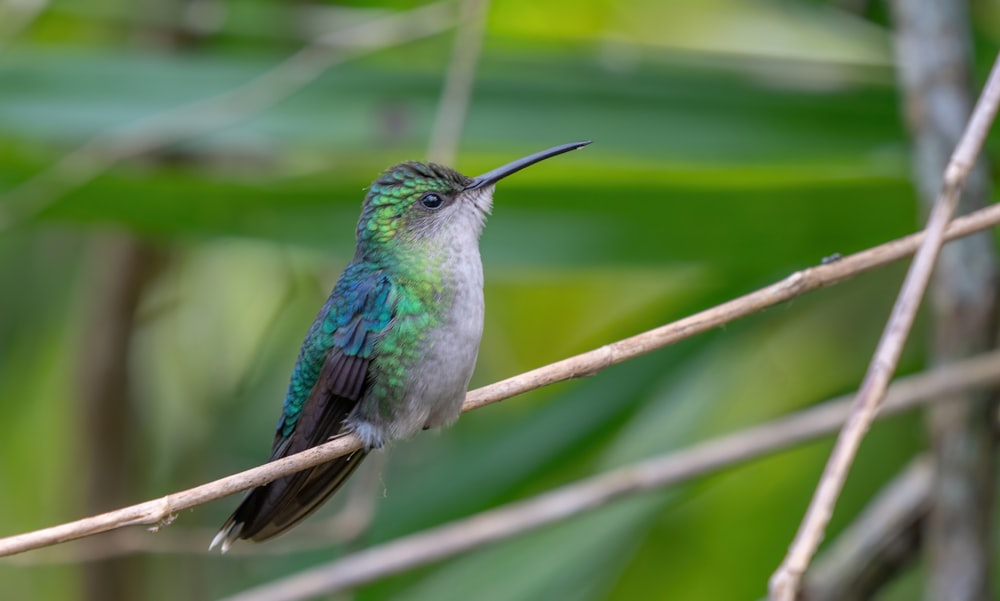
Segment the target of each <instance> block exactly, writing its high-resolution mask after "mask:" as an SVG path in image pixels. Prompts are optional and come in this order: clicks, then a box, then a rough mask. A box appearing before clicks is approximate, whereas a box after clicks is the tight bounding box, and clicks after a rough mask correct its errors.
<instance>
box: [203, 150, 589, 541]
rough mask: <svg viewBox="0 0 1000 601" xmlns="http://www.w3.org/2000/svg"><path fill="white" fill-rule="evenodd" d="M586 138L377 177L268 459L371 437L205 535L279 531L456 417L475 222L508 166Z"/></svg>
mask: <svg viewBox="0 0 1000 601" xmlns="http://www.w3.org/2000/svg"><path fill="white" fill-rule="evenodd" d="M589 143H590V142H574V143H571V144H563V145H561V146H556V147H554V148H550V149H548V150H543V151H541V152H538V153H535V154H532V155H530V156H527V157H524V158H522V159H519V160H517V161H514V162H512V163H509V164H507V165H504V166H503V167H499V168H497V169H494V170H492V171H490V172H488V173H484V174H483V175H480V176H478V177H467V176H465V175H462V174H461V173H458V172H457V171H455V170H453V169H449V168H448V167H443V166H441V165H437V164H434V163H417V162H407V163H400V164H399V165H395V166H393V167H390V168H389V169H387V170H386V171H385V172H384V173H383V174H382V175H381V176H380V177H379V178H378V179H376V180H375V181H374V182H373V183H372V185H371V187H370V188H369V189H368V194H367V195H366V197H365V200H364V204H363V206H362V209H361V218H360V219H359V220H358V227H357V233H356V235H357V248H356V250H355V253H354V258H353V259H352V260H351V262H350V264H349V265H348V266H347V268H346V269H345V270H344V273H343V274H342V275H341V276H340V279H338V280H337V284H336V285H335V286H334V288H333V292H331V293H330V297H329V299H328V300H327V301H326V303H325V304H324V305H323V308H322V309H320V312H319V315H317V316H316V320H315V321H314V322H313V324H312V327H310V328H309V332H308V333H307V334H306V338H305V341H304V342H303V343H302V348H301V349H300V350H299V356H298V360H297V361H296V363H295V367H294V368H293V369H292V377H291V382H290V383H289V385H288V392H287V394H286V396H285V403H284V408H283V411H282V414H281V418H280V419H279V420H278V427H277V431H276V432H275V435H274V445H273V447H272V451H271V457H270V460H271V461H273V460H275V459H280V458H282V457H286V456H288V455H293V454H295V453H298V452H300V451H304V450H305V449H308V448H310V447H314V446H316V445H319V444H322V443H324V442H326V441H327V440H329V439H330V438H332V437H336V436H339V435H342V434H347V433H353V434H356V435H357V436H358V437H359V438H360V439H361V442H362V444H363V448H362V449H360V450H357V451H354V452H353V453H350V454H348V455H345V456H343V457H338V458H335V459H333V460H331V461H329V462H328V463H324V464H322V465H318V466H316V467H312V468H308V469H306V470H304V471H301V472H299V473H297V474H292V475H291V476H285V477H283V478H279V479H278V480H275V481H274V482H271V483H269V484H266V485H264V486H259V487H257V488H255V489H253V490H251V491H250V492H249V493H248V494H247V495H246V497H245V498H244V499H243V501H242V502H241V503H240V505H239V506H238V507H237V508H236V511H234V512H233V514H232V515H231V516H230V517H229V519H228V520H226V523H225V524H223V526H222V528H221V529H220V530H219V533H218V534H217V535H216V536H215V538H214V539H213V540H212V544H211V546H210V548H215V547H216V546H217V545H220V544H221V547H222V552H223V553H225V552H226V551H227V550H228V549H229V547H230V545H232V543H233V542H234V541H236V540H237V539H249V540H253V541H263V540H267V539H269V538H271V537H274V536H277V535H279V534H281V533H283V532H285V531H287V530H288V529H290V528H291V527H293V526H295V525H296V524H298V523H299V522H300V521H302V520H303V519H305V518H306V517H307V516H308V515H309V514H311V513H312V512H313V511H315V510H316V509H317V508H319V506H320V505H322V504H323V502H324V501H326V499H327V498H329V497H330V495H331V494H333V493H334V491H336V490H337V489H338V488H339V487H340V486H341V485H342V484H343V483H344V481H345V480H346V479H347V477H348V476H350V475H351V473H352V472H353V471H354V470H355V468H357V466H358V464H360V463H361V460H362V459H364V457H365V455H366V454H367V453H368V452H369V451H371V450H372V449H377V448H379V447H381V446H383V445H384V444H386V443H387V442H389V441H391V440H395V439H399V438H406V437H408V436H411V435H413V434H414V433H416V432H417V431H418V430H420V429H423V428H434V427H438V426H444V425H448V424H450V423H451V422H453V421H455V419H457V418H458V414H459V412H460V411H461V407H462V401H463V400H464V399H465V392H466V390H467V389H468V385H469V379H470V378H471V377H472V370H473V368H474V367H475V364H476V355H477V353H478V351H479V340H480V338H481V336H482V332H483V267H482V262H481V260H480V258H479V235H480V233H481V232H482V230H483V225H484V224H485V221H486V216H487V215H488V214H489V212H490V210H491V209H492V206H493V190H494V186H495V184H496V183H497V182H498V181H499V180H501V179H503V178H504V177H506V176H508V175H510V174H512V173H515V172H516V171H520V170H521V169H524V168H525V167H528V166H529V165H533V164H534V163H537V162H539V161H542V160H545V159H547V158H550V157H553V156H556V155H559V154H562V153H564V152H568V151H570V150H574V149H576V148H580V147H582V146H585V145H587V144H589Z"/></svg>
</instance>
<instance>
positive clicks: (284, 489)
mask: <svg viewBox="0 0 1000 601" xmlns="http://www.w3.org/2000/svg"><path fill="white" fill-rule="evenodd" d="M367 454H368V453H367V452H366V451H355V452H353V453H351V454H350V455H345V456H343V457H337V458H336V459H333V460H331V461H330V462H328V463H324V464H322V465H318V466H316V467H314V468H310V469H308V470H306V471H304V472H299V473H298V474H293V475H291V476H287V477H285V478H279V479H278V480H275V481H274V482H271V483H270V484H265V485H264V486H258V487H257V488H255V489H253V490H251V491H250V492H249V493H247V496H246V497H244V499H243V502H241V503H240V505H239V507H237V508H236V511H234V512H233V515H231V516H229V519H228V520H226V523H225V524H223V525H222V528H221V529H219V533H218V534H216V535H215V538H214V539H212V544H211V545H209V547H208V548H209V550H211V549H214V548H215V547H216V546H217V545H219V544H220V543H221V544H222V552H223V553H225V552H226V551H228V550H229V547H230V546H231V545H232V544H233V543H234V542H235V541H236V540H238V539H248V540H252V541H255V542H261V541H265V540H267V539H269V538H272V537H275V536H278V535H279V534H281V533H283V532H285V531H286V530H288V529H290V528H291V527H292V526H295V525H296V524H298V523H299V522H301V521H302V520H304V519H306V518H307V517H309V515H310V514H311V513H312V512H314V511H316V510H317V509H318V508H319V506H320V505H322V504H323V502H324V501H326V500H327V499H328V498H329V497H330V495H332V494H333V493H334V492H336V490H337V489H338V488H340V487H341V485H342V484H343V483H344V482H345V481H346V480H347V477H348V476H350V475H351V474H352V473H353V472H354V470H355V469H357V467H358V465H360V464H361V460H362V459H364V458H365V456H366V455H367Z"/></svg>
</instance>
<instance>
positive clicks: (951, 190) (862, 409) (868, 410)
mask: <svg viewBox="0 0 1000 601" xmlns="http://www.w3.org/2000/svg"><path fill="white" fill-rule="evenodd" d="M998 104H1000V55H998V57H997V61H996V62H995V63H994V66H993V70H992V72H991V73H990V77H989V79H988V80H987V82H986V86H985V87H984V89H983V92H982V94H981V95H980V97H979V102H978V103H977V104H976V109H975V111H974V112H973V114H972V117H971V118H970V120H969V123H968V125H967V126H966V128H965V132H964V133H963V134H962V138H961V140H959V143H958V146H957V147H956V148H955V152H954V153H953V154H952V156H951V160H950V161H949V163H948V166H947V167H946V168H945V173H944V180H943V184H942V187H941V192H940V193H939V195H938V199H937V201H936V202H935V204H934V207H933V209H932V211H931V214H930V218H929V219H928V222H927V228H926V230H925V234H926V237H925V238H924V240H923V242H922V243H921V245H920V249H919V250H918V251H917V254H916V257H914V259H913V263H912V265H910V270H909V272H908V273H907V275H906V279H905V280H904V282H903V286H902V289H901V290H900V292H899V296H898V297H897V299H896V304H895V306H893V309H892V313H891V314H890V316H889V321H888V323H887V324H886V326H885V330H884V331H883V333H882V338H881V340H879V344H878V347H877V348H876V350H875V354H874V356H873V357H872V361H871V363H870V364H869V367H868V372H867V373H866V374H865V378H864V380H863V381H862V383H861V388H860V390H859V391H858V396H857V399H856V400H855V403H854V407H853V410H852V415H851V417H850V419H848V421H847V423H846V424H845V425H844V429H843V430H842V431H841V434H840V436H839V437H838V438H837V443H836V445H834V448H833V451H832V452H831V454H830V459H829V461H828V463H827V465H826V469H825V470H824V471H823V476H822V477H821V479H820V482H819V484H818V485H817V487H816V492H815V493H814V495H813V499H812V501H811V502H810V504H809V509H808V510H807V511H806V515H805V517H804V518H803V520H802V524H801V525H800V526H799V531H798V532H797V533H796V535H795V538H794V540H793V541H792V544H791V547H790V548H789V551H788V554H787V555H786V556H785V559H784V560H783V561H782V563H781V565H780V566H778V569H777V570H776V571H775V572H774V574H773V575H772V576H771V580H770V586H769V590H770V595H771V601H795V598H796V596H797V595H798V591H799V588H800V586H801V580H802V574H803V573H805V570H806V568H807V567H808V566H809V562H810V561H811V559H812V557H813V555H815V553H816V549H817V548H818V547H819V543H820V541H821V540H822V538H823V533H824V532H825V530H826V525H827V524H828V523H829V521H830V517H831V516H832V515H833V508H834V505H835V504H836V502H837V498H838V497H839V496H840V491H841V489H842V488H843V485H844V481H845V480H846V479H847V472H848V470H849V469H850V466H851V463H852V462H853V461H854V457H855V455H856V454H857V450H858V447H859V446H860V444H861V439H862V438H863V437H864V434H865V432H866V431H867V430H868V427H869V426H870V425H871V422H872V419H873V418H874V415H875V411H876V410H877V409H878V406H879V403H880V402H881V401H882V398H883V397H884V396H885V391H886V387H887V386H888V383H889V379H890V378H891V377H892V374H893V372H894V371H895V369H896V364H897V363H898V362H899V356H900V354H901V353H902V349H903V344H904V343H905V342H906V338H907V336H908V334H909V332H910V328H911V327H912V325H913V320H914V318H915V316H916V313H917V309H918V308H919V306H920V300H921V298H922V297H923V294H924V290H926V288H927V282H928V281H929V279H930V275H931V271H932V270H933V269H934V264H935V262H936V261H937V257H938V254H939V252H940V250H941V246H942V244H943V243H944V239H945V235H944V234H945V229H946V228H947V226H948V221H949V220H950V219H951V215H952V213H953V212H954V210H955V205H956V204H957V203H958V197H959V193H960V192H961V189H962V184H963V182H964V181H965V177H966V176H967V175H968V173H969V171H970V170H971V169H972V166H973V165H974V164H975V162H976V156H977V155H978V154H979V149H980V148H981V147H982V144H983V140H984V139H985V138H986V133H987V131H989V128H990V125H991V124H992V123H993V118H994V117H995V116H996V112H997V106H998Z"/></svg>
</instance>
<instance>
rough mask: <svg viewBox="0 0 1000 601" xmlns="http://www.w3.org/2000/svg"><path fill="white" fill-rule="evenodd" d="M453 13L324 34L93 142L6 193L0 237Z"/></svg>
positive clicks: (436, 7)
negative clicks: (114, 175) (108, 174)
mask: <svg viewBox="0 0 1000 601" xmlns="http://www.w3.org/2000/svg"><path fill="white" fill-rule="evenodd" d="M455 12H456V11H455V10H454V2H453V0H443V1H441V2H436V3H434V4H428V5H426V6H421V7H419V8H415V9H413V10H409V11H405V12H400V13H396V14H393V15H392V16H388V17H385V18H381V19H377V20H374V21H370V22H367V23H363V24H361V25H356V26H353V27H349V28H347V29H343V30H340V31H335V32H332V33H330V34H327V35H325V36H323V37H321V38H320V39H319V40H317V41H315V42H313V43H312V44H309V45H308V46H306V47H304V48H303V49H301V50H299V51H298V52H296V53H295V54H293V55H292V56H291V57H289V58H287V59H285V60H284V61H283V62H282V63H280V64H279V65H277V66H276V67H274V68H273V69H271V70H269V71H266V72H265V73H263V74H261V75H259V76H258V77H256V78H255V79H252V80H250V81H249V82H247V83H245V84H243V85H241V86H238V87H236V88H233V89H232V90H229V91H227V92H224V93H222V94H219V95H217V96H213V97H210V98H206V99H203V100H199V101H197V102H194V103H191V104H187V105H184V106H180V107H177V108H174V109H171V110H169V111H166V112H163V113H158V114H156V115H153V116H151V117H149V118H147V119H143V120H141V121H138V122H136V123H131V124H127V125H124V126H121V127H117V128H114V129H112V130H110V131H108V132H106V133H104V134H101V135H98V136H97V137H95V138H94V139H92V140H90V141H89V142H87V143H85V144H84V145H83V146H81V147H79V148H77V149H76V150H74V151H72V152H70V153H69V154H67V155H66V156H65V157H63V158H62V159H61V160H59V161H58V162H56V163H55V164H54V165H53V166H52V167H50V168H49V169H47V170H46V171H43V172H42V173H40V174H38V175H36V176H35V177H33V178H31V179H29V180H28V181H26V182H24V183H23V184H21V185H20V186H18V187H17V188H15V189H13V190H11V191H10V192H8V193H7V194H6V197H5V199H6V201H7V202H6V206H5V207H2V209H3V210H0V231H2V230H3V229H5V228H9V227H11V226H12V225H14V224H15V223H17V222H20V221H23V220H25V219H28V218H30V217H32V216H34V215H37V214H38V213H39V212H41V211H42V210H44V209H45V207H47V206H48V205H49V204H51V203H52V202H53V201H55V199H57V198H58V197H59V196H61V195H64V194H66V193H67V192H69V191H71V190H73V189H75V188H78V187H80V186H82V185H84V184H86V183H87V182H90V181H91V180H93V179H94V178H96V177H97V176H98V175H100V174H101V173H103V172H104V171H106V170H108V169H110V168H111V167H113V166H114V165H115V164H116V163H118V162H120V161H122V160H124V159H126V158H130V157H135V156H138V155H142V154H144V153H147V152H150V151H151V150H154V149H157V148H163V147H165V146H169V145H171V144H175V143H177V142H179V141H181V140H187V139H190V138H194V137H196V136H200V135H204V134H207V133H210V132H213V131H217V130H220V129H223V128H225V127H230V126H232V125H235V124H236V123H239V122H241V121H244V120H246V119H249V118H250V117H253V116H254V115H257V114H258V113H261V112H263V111H265V110H267V109H269V108H271V107H273V106H275V105H277V104H278V103H280V102H281V101H283V100H285V99H286V98H288V97H290V96H291V95H293V94H295V93H296V92H298V91H299V90H301V89H302V88H303V87H305V86H306V85H308V84H309V83H311V82H313V81H315V80H316V79H317V78H318V77H319V76H320V75H322V74H323V73H324V72H325V71H326V70H327V69H329V68H330V67H332V66H334V65H337V64H340V63H344V62H347V61H349V60H353V59H357V58H361V57H363V56H366V55H369V54H372V53H374V52H377V51H379V50H383V49H385V48H389V47H392V46H398V45H401V44H405V43H408V42H412V41H415V40H419V39H422V38H426V37H430V36H433V35H437V34H439V33H441V32H444V31H447V30H448V29H450V28H452V27H454V25H455V22H456V15H455Z"/></svg>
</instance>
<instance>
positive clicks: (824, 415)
mask: <svg viewBox="0 0 1000 601" xmlns="http://www.w3.org/2000/svg"><path fill="white" fill-rule="evenodd" d="M998 370H1000V352H994V353H991V354H988V355H982V356H981V357H978V358H976V359H973V360H968V361H965V362H963V363H961V364H956V365H954V366H952V367H947V368H941V369H937V370H934V371H932V372H927V373H924V374H920V375H917V376H909V377H906V378H901V379H900V380H898V381H897V382H896V383H894V384H893V387H892V391H891V394H890V398H889V400H888V402H887V403H886V404H885V405H884V406H883V408H882V411H881V412H880V414H879V416H880V417H885V416H887V415H891V414H895V413H898V412H900V411H903V410H906V409H912V408H914V407H915V406H917V405H920V404H923V403H927V402H931V401H933V400H936V399H939V398H941V397H945V396H947V395H948V394H949V393H950V392H952V391H954V390H955V389H956V387H957V388H959V389H965V388H967V387H981V386H991V385H996V384H997V383H1000V373H998ZM852 397H853V395H846V396H843V397H839V398H837V399H835V400H833V401H831V402H828V403H824V404H823V405H819V406H817V407H814V408H812V409H806V410H804V411H800V412H798V413H795V414H792V415H790V416H787V417H783V418H780V419H777V420H774V421H772V422H768V423H766V424H762V425H759V426H754V427H751V428H747V429H746V430H742V431H740V432H737V433H735V434H729V435H726V436H721V437H719V438H716V439H714V440H710V441H706V442H702V443H700V444H696V445H693V446H691V447H688V448H687V449H684V450H682V451H677V452H673V453H667V454H665V455H661V456H658V457H654V458H652V459H647V460H645V461H641V462H639V463H635V464H632V465H629V466H626V467H623V468H618V469H615V470H611V471H609V472H605V473H603V474H600V475H598V476H593V477H591V478H587V479H584V480H580V481H578V482H576V483H573V484H570V485H567V486H563V487H561V488H557V489H554V490H551V491H548V492H546V493H543V494H540V495H538V496H536V497H532V498H530V499H526V500H523V501H518V502H515V503H510V504H508V505H505V506H502V507H498V508H496V509H491V510H489V511H485V512H482V513H478V514H476V515H474V516H471V517H468V518H464V519H460V520H456V521H453V522H450V523H448V524H444V525H442V526H438V527H435V528H432V529H430V530H425V531H424V532H419V533H416V534H412V535H409V536H405V537H402V538H398V539H396V540H394V541H390V542H387V543H384V544H381V545H378V546H376V547H371V548H369V549H365V550H364V551H360V552H358V553H354V554H351V555H348V556H345V557H342V558H340V559H338V560H336V561H333V562H330V563H327V564H324V565H321V566H318V567H315V568H312V569H309V570H306V571H303V572H300V573H298V574H295V575H293V576H290V577H288V578H284V579H282V580H278V581H276V582H272V583H268V584H265V585H263V586H261V587H259V588H255V589H251V590H249V591H245V592H243V593H240V594H237V595H235V596H233V597H229V598H227V599H225V600H224V601H265V600H266V601H295V600H298V599H311V598H313V597H316V596H319V595H328V594H330V593H333V592H336V591H343V590H345V589H350V588H354V587H357V586H359V585H362V584H365V583H368V582H373V581H375V580H378V579H381V578H384V577H386V576H388V575H391V574H396V573H398V572H402V571H404V570H409V569H413V568H416V567H420V566H424V565H427V564H429V563H433V562H435V561H439V560H441V559H444V558H446V557H452V556H454V555H457V554H459V553H462V552H465V551H468V550H470V549H473V548H477V547H481V546H483V545H487V544H490V543H494V542H497V541H500V540H505V539H508V538H511V537H513V536H516V535H517V534H520V533H523V532H527V531H530V530H533V529H535V528H538V527H539V526H543V525H547V524H551V523H553V522H556V521H559V520H564V519H566V518H569V517H571V516H575V515H578V514H580V513H583V512H585V511H590V510H593V509H597V508H598V507H602V506H604V505H606V504H608V503H610V502H611V501H614V500H616V499H619V498H621V497H623V496H626V495H633V494H636V493H640V492H644V491H650V490H655V489H659V488H663V487H665V486H669V485H671V484H676V483H678V482H682V481H685V480H688V479H691V478H693V477H696V476H702V475H705V474H708V473H710V472H713V471H716V470H718V469H720V468H723V467H732V466H734V465H736V464H739V463H745V462H747V461H750V460H752V459H756V458H759V457H761V456H763V455H766V454H768V453H773V452H775V451H778V450H783V449H787V448H789V447H791V446H793V445H796V444H801V443H803V442H806V441H808V440H811V439H813V438H816V437H818V436H821V435H823V434H828V433H830V432H834V431H836V430H837V428H839V427H840V425H841V424H843V423H844V420H845V419H847V417H848V416H849V412H850V411H851V399H852Z"/></svg>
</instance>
